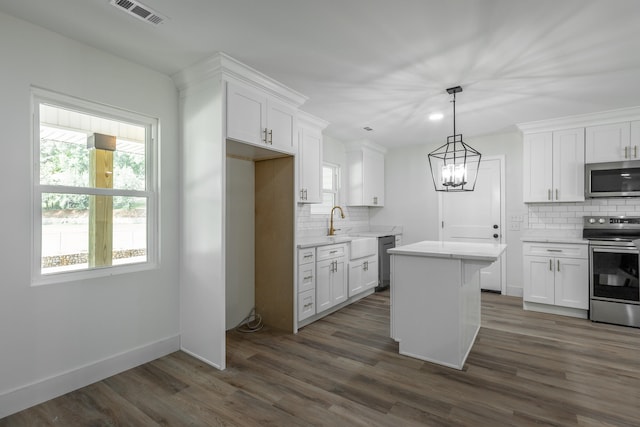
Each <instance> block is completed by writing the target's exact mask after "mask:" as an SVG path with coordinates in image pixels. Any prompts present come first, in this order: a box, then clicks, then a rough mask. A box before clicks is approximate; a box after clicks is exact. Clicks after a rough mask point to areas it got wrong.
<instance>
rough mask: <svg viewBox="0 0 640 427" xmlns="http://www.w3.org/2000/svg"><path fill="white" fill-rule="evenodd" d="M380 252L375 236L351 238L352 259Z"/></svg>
mask: <svg viewBox="0 0 640 427" xmlns="http://www.w3.org/2000/svg"><path fill="white" fill-rule="evenodd" d="M377 252H378V239H376V238H375V237H353V238H352V239H351V252H350V253H351V255H350V257H351V259H358V258H364V257H368V256H371V255H375V254H376V253H377Z"/></svg>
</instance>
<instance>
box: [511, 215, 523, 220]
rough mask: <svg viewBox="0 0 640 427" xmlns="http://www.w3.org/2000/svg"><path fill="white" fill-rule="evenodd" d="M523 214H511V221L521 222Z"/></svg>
mask: <svg viewBox="0 0 640 427" xmlns="http://www.w3.org/2000/svg"><path fill="white" fill-rule="evenodd" d="M522 221H523V216H522V214H513V215H511V222H522Z"/></svg>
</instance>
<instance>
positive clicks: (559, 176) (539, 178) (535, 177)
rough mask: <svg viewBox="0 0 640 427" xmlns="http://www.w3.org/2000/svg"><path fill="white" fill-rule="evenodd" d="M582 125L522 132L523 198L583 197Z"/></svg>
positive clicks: (567, 199)
mask: <svg viewBox="0 0 640 427" xmlns="http://www.w3.org/2000/svg"><path fill="white" fill-rule="evenodd" d="M584 150H585V148H584V128H578V129H568V130H561V131H556V132H541V133H533V134H525V135H524V159H523V169H524V177H523V182H524V201H525V203H532V202H578V201H584Z"/></svg>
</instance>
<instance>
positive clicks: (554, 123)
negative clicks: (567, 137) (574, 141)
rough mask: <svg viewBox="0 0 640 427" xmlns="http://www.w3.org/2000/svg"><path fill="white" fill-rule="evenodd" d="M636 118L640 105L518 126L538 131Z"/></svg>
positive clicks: (521, 129)
mask: <svg viewBox="0 0 640 427" xmlns="http://www.w3.org/2000/svg"><path fill="white" fill-rule="evenodd" d="M634 120H640V107H631V108H621V109H617V110H609V111H602V112H599V113H589V114H580V115H575V116H567V117H560V118H557V119H551V120H540V121H535V122H528V123H520V124H518V125H517V126H518V129H520V131H521V132H522V133H538V132H549V131H554V130H562V129H572V128H578V127H587V126H599V125H606V124H611V123H620V122H630V121H634Z"/></svg>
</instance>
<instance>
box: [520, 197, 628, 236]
mask: <svg viewBox="0 0 640 427" xmlns="http://www.w3.org/2000/svg"><path fill="white" fill-rule="evenodd" d="M527 215H528V228H529V229H531V230H543V229H555V230H581V229H582V218H583V217H584V216H591V215H593V216H597V215H601V216H640V198H629V199H623V198H621V199H588V200H585V201H584V202H571V203H531V204H528V205H527Z"/></svg>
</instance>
